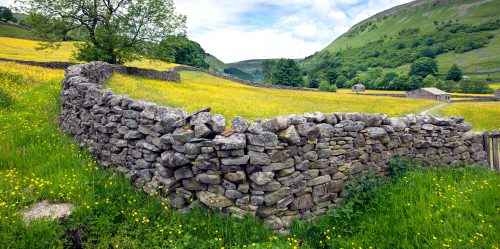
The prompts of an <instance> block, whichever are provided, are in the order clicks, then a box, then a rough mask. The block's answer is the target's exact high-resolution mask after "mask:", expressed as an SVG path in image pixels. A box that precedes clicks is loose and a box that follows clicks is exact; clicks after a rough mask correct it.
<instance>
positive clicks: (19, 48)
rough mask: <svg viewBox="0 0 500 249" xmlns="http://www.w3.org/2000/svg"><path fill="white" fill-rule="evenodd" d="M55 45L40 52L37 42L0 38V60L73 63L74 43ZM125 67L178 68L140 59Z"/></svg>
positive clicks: (174, 65)
mask: <svg viewBox="0 0 500 249" xmlns="http://www.w3.org/2000/svg"><path fill="white" fill-rule="evenodd" d="M56 44H57V49H44V50H40V49H37V48H40V42H39V41H32V40H24V39H16V38H7V37H0V58H6V59H15V60H26V61H41V62H53V61H61V62H75V61H73V60H72V55H73V51H74V50H75V45H74V42H61V43H56ZM125 66H131V67H140V68H149V69H155V70H168V69H171V68H173V67H176V66H178V64H175V63H167V62H163V61H158V60H148V59H141V60H137V61H132V62H127V63H126V64H125Z"/></svg>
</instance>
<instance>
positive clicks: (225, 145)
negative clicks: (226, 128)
mask: <svg viewBox="0 0 500 249" xmlns="http://www.w3.org/2000/svg"><path fill="white" fill-rule="evenodd" d="M212 142H213V144H214V146H217V147H219V148H220V149H221V150H236V149H244V148H246V144H247V138H246V136H245V134H234V135H232V136H230V137H224V136H217V137H215V139H214V140H213V141H212Z"/></svg>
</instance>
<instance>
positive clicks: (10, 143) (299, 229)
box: [0, 62, 500, 249]
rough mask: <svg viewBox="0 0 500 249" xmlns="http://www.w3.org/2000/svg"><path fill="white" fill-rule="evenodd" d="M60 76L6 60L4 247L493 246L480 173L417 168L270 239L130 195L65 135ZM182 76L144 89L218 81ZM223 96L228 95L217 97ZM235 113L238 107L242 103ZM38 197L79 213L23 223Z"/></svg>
mask: <svg viewBox="0 0 500 249" xmlns="http://www.w3.org/2000/svg"><path fill="white" fill-rule="evenodd" d="M63 73H64V72H63V70H52V69H45V68H40V67H32V66H24V65H19V64H15V63H5V62H0V127H2V129H0V231H2V232H1V233H0V248H68V247H70V248H71V247H79V246H81V247H82V248H113V249H114V248H145V247H147V248H165V247H169V248H207V249H208V248H253V249H257V248H259V249H260V248H280V249H281V248H290V249H291V248H305V249H310V248H351V247H355V248H359V247H362V248H369V247H372V248H395V247H406V248H410V247H414V246H416V247H422V248H438V247H448V246H450V247H452V248H497V247H498V241H500V238H499V234H500V233H499V230H498V224H500V220H499V216H498V212H499V211H500V210H499V206H500V204H499V199H498V196H499V195H500V192H499V191H500V188H499V187H500V177H499V175H498V174H497V173H494V172H491V171H487V170H484V169H481V168H465V169H461V170H456V169H455V170H448V169H445V170H435V169H430V170H416V171H413V172H411V173H409V174H406V175H404V176H401V177H395V178H393V179H391V180H390V181H386V182H385V183H382V182H380V184H382V185H380V184H374V185H373V186H372V187H370V188H369V189H371V190H370V191H368V192H363V193H362V194H361V192H359V191H358V192H356V191H353V192H350V193H351V194H352V195H353V196H354V198H353V199H351V200H348V201H347V202H346V203H345V204H344V205H343V207H344V208H339V209H335V210H332V211H331V212H329V213H328V214H326V215H324V216H322V217H321V218H319V219H318V220H316V221H315V222H313V223H304V222H297V223H295V224H294V226H293V227H292V228H291V231H290V232H291V235H289V236H282V235H279V234H276V233H273V232H272V231H270V230H268V229H267V228H265V227H264V226H263V225H262V224H261V223H260V222H259V221H257V220H255V219H253V218H250V217H247V218H245V219H244V220H235V219H232V218H228V217H223V216H221V215H219V214H218V213H217V212H214V211H208V210H206V209H204V208H201V206H199V205H198V204H196V205H195V208H194V209H193V210H191V212H190V213H189V214H187V215H185V214H181V213H180V212H177V211H176V210H173V209H172V208H169V207H168V206H165V205H164V204H163V203H162V202H161V201H160V200H159V199H158V197H157V196H148V195H147V194H145V193H144V192H142V191H140V190H134V189H133V188H132V187H130V183H129V181H128V180H126V179H125V178H124V177H123V176H121V175H115V174H113V173H112V172H110V171H108V170H102V169H100V168H99V165H98V162H96V161H95V160H93V159H92V157H91V156H90V155H89V154H87V153H86V152H85V151H83V150H81V149H80V148H79V147H78V146H77V145H76V144H75V143H74V142H73V140H72V138H71V137H69V136H67V135H65V134H63V133H62V132H61V131H60V130H59V128H58V121H57V120H58V119H57V118H58V114H59V92H60V90H61V80H62V77H63ZM182 74H183V76H184V77H185V78H184V79H185V80H186V79H189V80H191V81H192V83H188V84H186V83H180V84H179V83H177V86H176V88H174V87H173V85H169V84H175V83H165V82H154V81H153V82H152V85H151V86H149V85H148V86H147V88H151V87H152V86H154V85H155V84H166V85H167V86H171V90H173V91H174V92H176V93H177V94H179V96H180V97H185V96H188V93H184V92H182V91H181V90H179V89H182V88H183V87H184V88H187V87H193V89H194V95H193V97H192V98H191V99H196V98H198V97H200V96H202V95H201V94H200V93H199V92H200V91H214V89H213V88H215V87H214V86H210V85H205V88H203V84H202V83H196V77H195V76H196V75H197V74H191V73H182ZM119 77H124V76H119V75H118V78H116V77H115V81H116V80H117V79H120V78H119ZM190 77H191V78H190ZM123 80H127V81H131V79H127V78H126V77H124V78H123ZM132 81H134V80H132ZM135 81H139V79H135ZM202 82H205V81H202ZM128 84H129V83H127V82H125V83H124V85H128ZM215 84H216V86H219V87H220V86H224V87H226V88H229V89H230V90H234V91H235V92H236V95H235V96H233V97H232V98H231V99H230V101H235V100H234V98H236V97H238V96H242V94H248V93H254V94H253V96H251V97H250V99H253V100H256V101H257V100H258V101H262V100H261V99H262V98H272V99H275V100H276V101H283V100H285V99H286V98H289V97H290V95H293V94H298V95H297V96H300V97H301V98H306V99H307V97H304V96H303V94H318V98H320V99H321V100H323V101H325V102H326V103H331V105H338V103H337V102H335V101H333V100H330V99H329V98H332V96H340V98H342V99H345V101H348V103H352V101H353V100H349V98H352V97H357V96H352V95H341V94H327V93H307V92H295V91H291V92H289V93H288V91H286V92H287V93H286V94H279V93H277V92H275V90H267V91H269V92H264V93H258V92H260V91H262V90H263V89H254V88H250V87H247V86H242V85H237V84H234V83H231V84H229V83H227V82H226V83H224V82H217V81H215ZM186 85H187V86H186ZM162 86H165V85H162ZM207 86H208V89H207ZM247 88H249V89H247ZM164 92H166V91H165V90H163V91H161V92H160V93H164ZM256 92H257V93H256ZM226 93H227V91H222V92H221V94H226ZM227 94H228V93H227ZM169 96H171V95H169ZM227 96H231V95H226V96H220V94H219V95H218V97H219V98H221V99H224V98H225V97H227ZM274 96H275V97H274ZM297 96H295V97H297ZM325 96H328V97H325ZM363 98H367V96H363ZM181 99H182V98H181ZM378 99H382V100H383V98H378ZM391 99H395V100H398V99H396V98H391ZM355 100H356V99H355ZM355 100H354V101H355ZM349 101H351V102H349ZM226 103H227V102H226ZM235 103H236V104H238V105H239V104H242V103H244V102H239V101H235ZM294 103H295V102H294ZM299 103H302V101H299ZM316 103H318V102H316ZM430 104H431V105H432V104H433V102H431V103H430ZM234 106H235V108H236V111H240V110H241V108H242V107H238V106H237V105H234ZM417 107H418V106H417ZM417 107H412V108H417ZM193 108H194V107H193ZM302 108H304V107H302ZM323 108H325V107H323ZM335 108H336V107H335ZM359 108H367V107H363V106H361V107H359ZM376 108H378V107H376ZM248 109H250V108H248ZM287 110H288V109H287ZM364 110H368V109H364ZM385 111H387V110H385ZM250 114H252V112H250ZM253 114H255V112H253ZM272 115H274V114H272ZM396 165H398V164H396ZM398 167H400V168H401V166H398ZM370 186H371V185H370ZM41 200H47V201H50V202H56V203H57V202H69V203H72V204H73V205H74V206H75V210H74V211H73V213H72V214H71V215H70V216H69V217H68V218H67V219H65V220H64V221H59V220H54V221H50V220H37V221H34V222H31V223H30V224H29V225H25V224H24V223H23V220H22V213H23V211H24V210H26V209H27V208H28V207H29V206H30V205H32V204H34V203H36V202H39V201H41ZM360 200H363V201H361V202H360ZM77 231H80V232H81V234H82V237H83V238H84V240H83V241H80V242H78V243H81V244H75V243H74V242H73V241H72V240H71V238H72V236H74V234H75V233H76V232H77Z"/></svg>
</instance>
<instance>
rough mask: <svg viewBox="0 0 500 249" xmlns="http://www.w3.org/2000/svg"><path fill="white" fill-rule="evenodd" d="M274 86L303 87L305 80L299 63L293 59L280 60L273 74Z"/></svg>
mask: <svg viewBox="0 0 500 249" xmlns="http://www.w3.org/2000/svg"><path fill="white" fill-rule="evenodd" d="M272 84H273V85H285V86H294V87H297V86H302V85H303V84H304V80H303V79H302V73H301V72H300V69H299V67H298V66H297V63H295V61H294V60H292V59H279V60H278V62H276V66H275V67H274V70H273V72H272Z"/></svg>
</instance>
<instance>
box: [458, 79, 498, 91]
mask: <svg viewBox="0 0 500 249" xmlns="http://www.w3.org/2000/svg"><path fill="white" fill-rule="evenodd" d="M460 91H461V92H463V93H493V89H491V88H490V86H489V85H488V83H487V82H486V81H479V80H466V81H462V82H460Z"/></svg>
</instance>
